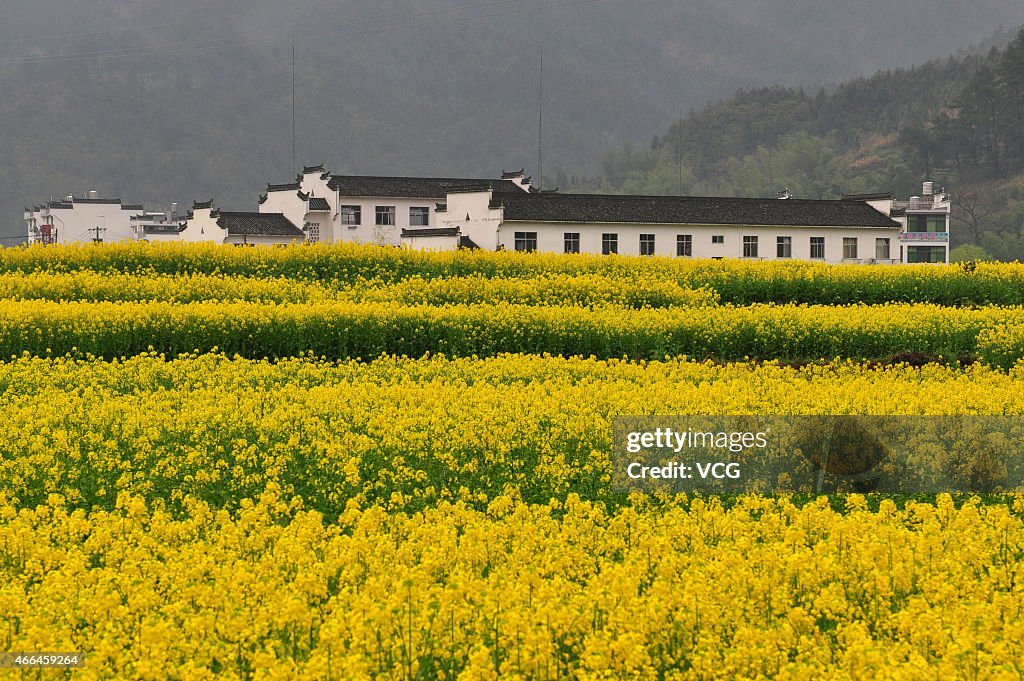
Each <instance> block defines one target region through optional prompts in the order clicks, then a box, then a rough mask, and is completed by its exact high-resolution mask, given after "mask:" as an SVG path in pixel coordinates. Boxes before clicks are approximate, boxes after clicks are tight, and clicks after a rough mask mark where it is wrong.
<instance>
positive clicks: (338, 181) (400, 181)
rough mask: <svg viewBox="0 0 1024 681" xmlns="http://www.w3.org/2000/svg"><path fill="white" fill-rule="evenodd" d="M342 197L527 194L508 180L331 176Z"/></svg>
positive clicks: (435, 197) (435, 196)
mask: <svg viewBox="0 0 1024 681" xmlns="http://www.w3.org/2000/svg"><path fill="white" fill-rule="evenodd" d="M328 186H329V187H330V188H331V189H334V190H337V191H338V192H339V193H340V194H341V195H342V196H386V197H393V198H410V199H442V198H444V197H445V196H446V195H447V194H448V192H449V191H466V189H467V188H468V189H473V188H482V189H493V190H494V191H495V192H501V193H506V192H519V193H520V194H525V193H526V192H525V191H524V190H523V189H522V188H521V187H520V186H519V185H517V184H516V183H515V182H512V181H511V180H493V179H486V178H482V179H481V178H476V179H473V178H457V177H385V176H378V175H333V176H331V181H330V182H329V183H328Z"/></svg>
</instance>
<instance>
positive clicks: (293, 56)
mask: <svg viewBox="0 0 1024 681" xmlns="http://www.w3.org/2000/svg"><path fill="white" fill-rule="evenodd" d="M292 172H293V173H296V174H298V172H299V168H298V166H296V165H295V36H292Z"/></svg>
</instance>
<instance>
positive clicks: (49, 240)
mask: <svg viewBox="0 0 1024 681" xmlns="http://www.w3.org/2000/svg"><path fill="white" fill-rule="evenodd" d="M145 216H147V213H146V212H145V210H144V209H143V207H142V206H141V205H129V204H122V203H121V199H101V198H98V197H97V196H96V192H89V195H88V196H86V197H82V198H79V197H75V196H66V197H64V199H63V200H60V201H48V202H47V203H45V204H43V205H41V206H33V207H32V208H26V209H25V212H24V220H25V235H26V237H27V240H28V243H29V244H35V243H39V244H72V243H87V242H92V241H98V242H102V243H113V242H118V241H132V240H134V239H135V238H136V232H137V230H136V229H135V225H134V224H133V219H135V220H136V221H137V220H138V219H139V218H140V217H145Z"/></svg>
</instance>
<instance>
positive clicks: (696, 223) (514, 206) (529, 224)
mask: <svg viewBox="0 0 1024 681" xmlns="http://www.w3.org/2000/svg"><path fill="white" fill-rule="evenodd" d="M903 229H904V227H903V225H902V224H901V223H900V222H898V221H897V220H895V219H893V218H892V217H891V216H890V215H889V214H887V213H886V212H883V211H881V210H879V209H877V208H875V207H874V206H872V205H871V204H870V203H868V201H866V200H860V199H841V200H808V199H792V198H786V199H756V198H714V197H699V196H628V195H596V194H560V193H557V192H539V193H530V194H525V193H524V194H520V195H515V194H508V193H503V192H495V191H494V190H493V189H492V188H489V187H479V188H467V189H463V190H456V191H451V192H449V194H448V198H447V200H446V202H445V204H444V205H443V206H442V207H440V208H439V210H438V225H437V226H436V227H433V228H427V229H414V228H410V229H407V230H405V231H404V232H403V233H402V239H403V243H404V244H405V245H407V246H409V247H411V248H432V249H452V248H458V247H460V246H465V245H467V244H473V245H475V246H478V247H480V248H483V249H488V250H495V249H497V250H509V251H545V252H551V253H592V254H605V255H607V254H612V253H618V254H622V255H662V256H669V257H685V258H742V259H748V260H809V261H821V262H827V263H840V262H851V263H854V262H855V263H885V264H891V263H897V262H901V261H902V256H901V253H900V238H901V236H900V235H901V234H902V232H903Z"/></svg>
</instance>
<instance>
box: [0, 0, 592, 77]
mask: <svg viewBox="0 0 1024 681" xmlns="http://www.w3.org/2000/svg"><path fill="white" fill-rule="evenodd" d="M600 1H601V0H570V1H568V2H555V3H552V4H547V5H535V6H532V7H520V8H516V9H510V10H504V11H498V12H488V13H482V14H469V15H466V16H457V17H442V18H437V19H431V20H427V21H416V19H419V18H422V17H428V16H431V15H436V14H441V13H444V14H450V13H452V12H464V11H469V10H474V9H488V8H492V7H498V6H500V5H507V4H509V3H512V2H519V0H496V1H494V2H486V3H480V4H477V5H466V6H461V7H453V8H449V9H438V10H429V11H424V12H416V13H412V14H408V15H405V16H403V17H399V19H401V20H402V21H398V22H394V23H391V24H388V25H385V26H377V27H370V28H364V29H360V30H359V31H358V32H364V33H378V32H382V31H390V30H393V29H396V28H415V27H421V26H430V25H435V24H445V23H450V22H454V21H469V20H473V19H486V18H490V17H497V16H509V15H513V14H523V13H526V12H534V11H543V10H549V9H558V8H563V7H573V6H577V5H589V4H594V3H596V2H600ZM379 21H381V19H367V20H360V21H355V22H347V23H344V24H337V25H335V26H328V27H323V28H319V29H318V28H310V29H308V30H305V31H304V34H305V35H306V36H310V35H320V34H331V33H342V34H346V33H356V32H357V31H356V30H355V27H357V26H361V25H363V24H368V23H374V22H379ZM294 33H295V30H294V29H289V30H286V31H274V32H270V33H266V34H257V35H253V36H240V37H237V38H229V39H225V38H215V39H209V40H202V41H197V42H194V43H188V44H185V45H183V46H166V45H164V46H143V47H133V48H115V49H106V50H92V51H87V52H73V53H69V54H51V55H23V56H20V57H3V58H0V64H4V65H16V64H41V63H51V62H68V61H88V60H94V59H109V58H115V57H136V56H149V55H170V54H182V53H189V52H200V51H205V50H215V49H224V48H229V47H236V46H241V45H257V44H266V43H272V42H277V41H280V40H281V39H283V38H290V37H291V36H292V35H294Z"/></svg>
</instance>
